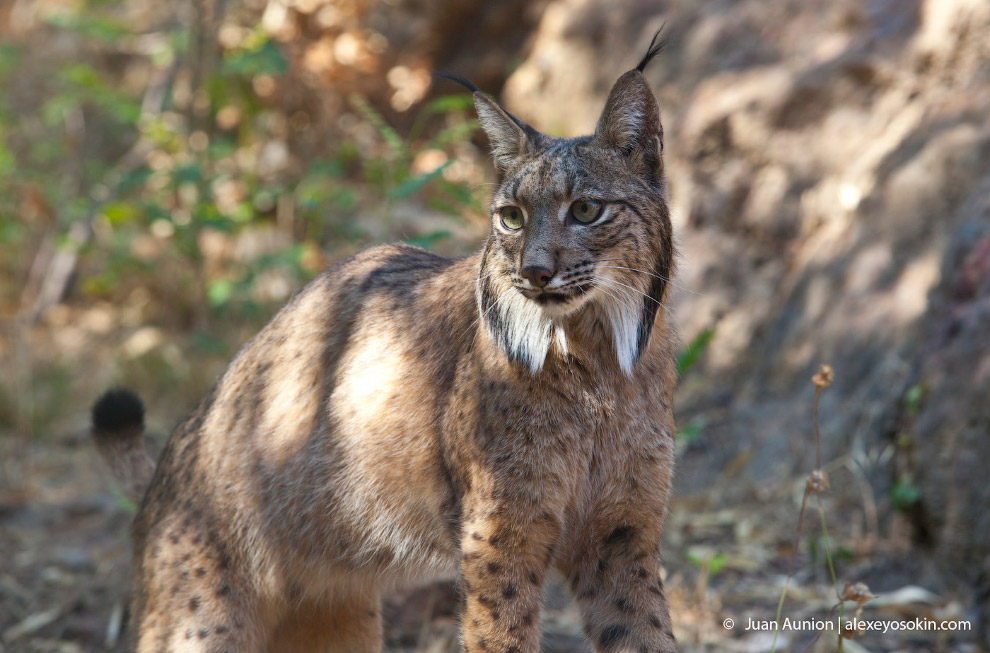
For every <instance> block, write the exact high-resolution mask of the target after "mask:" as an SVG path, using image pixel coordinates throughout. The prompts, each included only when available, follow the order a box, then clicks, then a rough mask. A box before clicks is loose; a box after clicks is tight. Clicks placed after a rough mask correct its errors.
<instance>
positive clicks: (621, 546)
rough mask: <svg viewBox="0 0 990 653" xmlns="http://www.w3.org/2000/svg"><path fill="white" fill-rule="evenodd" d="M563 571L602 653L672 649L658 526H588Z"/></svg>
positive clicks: (650, 652)
mask: <svg viewBox="0 0 990 653" xmlns="http://www.w3.org/2000/svg"><path fill="white" fill-rule="evenodd" d="M583 549H584V551H583V554H582V555H581V556H580V557H579V558H578V559H577V560H575V561H574V562H573V563H572V564H571V565H570V567H569V568H568V569H565V570H564V571H565V573H566V575H567V578H568V580H569V582H570V585H571V588H572V590H573V591H574V594H575V596H576V597H577V601H578V604H579V606H580V608H581V613H582V615H583V618H584V628H585V632H586V633H587V634H588V637H589V638H590V639H591V642H592V645H593V646H594V648H595V651H598V652H601V653H676V651H677V644H676V643H675V641H674V633H673V630H672V628H671V621H670V610H669V608H668V607H667V600H666V598H665V597H664V589H663V582H662V581H661V580H660V559H659V529H657V528H649V527H646V526H639V527H638V526H636V525H632V524H624V525H621V526H615V527H613V528H609V529H591V532H589V533H588V535H587V539H586V541H585V542H584V545H583Z"/></svg>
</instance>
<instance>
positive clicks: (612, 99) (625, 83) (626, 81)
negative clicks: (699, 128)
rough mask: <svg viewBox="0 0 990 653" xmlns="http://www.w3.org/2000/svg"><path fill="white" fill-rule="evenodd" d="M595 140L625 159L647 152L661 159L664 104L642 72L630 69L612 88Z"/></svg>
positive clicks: (596, 130)
mask: <svg viewBox="0 0 990 653" xmlns="http://www.w3.org/2000/svg"><path fill="white" fill-rule="evenodd" d="M595 139H596V140H597V141H599V142H600V143H601V144H602V145H605V146H606V147H610V148H612V149H615V150H618V151H619V152H621V153H622V154H623V155H625V156H631V155H633V154H636V153H643V154H652V155H653V156H652V157H647V158H653V157H656V158H657V159H659V154H660V152H661V151H662V150H663V129H662V128H661V126H660V105H658V104H657V99H656V98H655V97H653V91H651V90H650V87H649V86H647V84H646V80H645V79H643V73H641V72H640V71H639V69H633V70H630V71H629V72H627V73H626V74H625V75H623V76H622V77H620V78H619V81H617V82H616V83H615V86H613V87H612V90H611V91H610V92H609V94H608V100H607V101H606V102H605V110H604V111H602V116H601V118H599V119H598V127H596V128H595ZM656 163H659V160H657V161H656Z"/></svg>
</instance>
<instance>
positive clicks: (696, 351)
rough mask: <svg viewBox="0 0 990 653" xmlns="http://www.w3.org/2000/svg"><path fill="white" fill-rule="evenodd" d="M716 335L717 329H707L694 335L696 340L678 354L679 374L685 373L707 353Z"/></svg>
mask: <svg viewBox="0 0 990 653" xmlns="http://www.w3.org/2000/svg"><path fill="white" fill-rule="evenodd" d="M714 337H715V329H705V330H704V331H702V332H701V333H699V334H698V335H696V336H695V337H694V340H692V341H691V342H690V344H688V346H687V347H686V348H685V349H684V350H683V351H682V352H681V353H680V354H678V355H677V374H678V376H680V375H683V374H685V373H686V372H687V371H688V370H690V369H691V368H692V367H694V365H695V364H696V363H697V362H698V359H699V358H701V355H702V354H703V353H705V349H707V348H708V345H709V343H711V341H712V338H714Z"/></svg>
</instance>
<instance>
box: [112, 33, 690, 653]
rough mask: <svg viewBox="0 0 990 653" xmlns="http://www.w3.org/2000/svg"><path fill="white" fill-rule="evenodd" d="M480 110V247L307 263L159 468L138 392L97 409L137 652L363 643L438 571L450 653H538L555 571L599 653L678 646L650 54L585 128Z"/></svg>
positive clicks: (175, 437)
mask: <svg viewBox="0 0 990 653" xmlns="http://www.w3.org/2000/svg"><path fill="white" fill-rule="evenodd" d="M651 51H652V48H651ZM650 56H652V55H650ZM648 58H649V57H648ZM642 65H644V66H645V63H644V64H642ZM475 102H476V106H477V108H478V114H479V117H480V119H481V124H482V126H483V127H484V129H485V131H486V133H487V134H488V135H489V138H490V140H491V141H492V149H493V152H494V153H495V157H496V158H495V163H496V169H497V175H498V180H499V183H498V187H497V188H496V190H495V193H494V196H493V199H492V205H491V206H492V231H491V235H490V236H489V238H488V241H487V243H486V245H485V247H484V249H483V251H482V252H480V253H479V254H476V255H474V256H471V257H468V258H465V259H460V260H450V259H445V258H441V257H439V256H436V255H434V254H431V253H429V252H426V251H423V250H420V249H416V248H412V247H407V246H401V245H389V246H383V247H377V248H374V249H370V250H367V251H365V252H363V253H361V254H358V255H357V256H355V257H353V258H351V259H349V260H347V261H344V262H342V263H340V264H338V265H337V266H335V267H333V268H331V269H330V270H327V271H326V272H324V273H323V274H321V275H320V276H319V277H318V278H317V279H315V280H314V281H313V282H311V283H310V284H308V285H307V286H306V287H305V288H303V289H302V290H301V291H300V292H299V293H298V294H297V295H296V296H295V297H294V298H293V299H292V300H291V301H290V302H289V303H288V305H286V306H285V307H284V308H283V309H282V310H281V311H279V313H278V314H277V315H276V316H275V317H274V318H273V319H272V320H271V322H270V323H269V324H268V325H267V326H266V327H265V328H264V329H262V331H261V332H260V333H259V334H258V335H257V336H256V337H255V338H253V339H252V340H251V341H250V342H249V343H247V344H246V345H245V346H244V347H243V349H242V350H241V351H240V352H239V353H238V354H237V356H236V357H235V358H234V360H233V361H232V363H231V364H230V367H229V368H228V369H227V371H226V372H225V373H224V375H223V376H222V378H221V379H220V380H219V382H218V383H217V385H216V387H215V388H214V390H213V391H212V392H211V393H210V394H209V395H208V396H207V397H206V398H205V399H204V400H203V401H202V402H201V404H200V405H199V406H198V407H197V408H196V410H195V411H193V413H192V415H191V416H189V418H188V419H186V420H185V422H183V423H182V424H181V425H180V426H179V427H178V428H177V429H176V430H175V432H174V433H173V434H172V436H171V438H170V440H169V442H168V445H167V446H166V448H165V451H164V453H163V455H162V457H161V460H160V461H159V462H158V465H157V467H156V468H155V469H154V473H153V476H151V465H150V463H149V461H148V459H147V456H146V454H143V447H141V445H140V433H141V428H140V424H141V415H142V413H141V411H140V410H139V408H140V404H136V403H135V402H136V399H135V398H134V397H133V396H132V395H120V394H119V393H118V395H115V398H110V399H107V400H104V401H103V402H101V404H99V405H98V410H97V411H94V418H95V420H94V422H95V423H94V433H95V434H96V435H97V438H98V442H100V443H101V445H100V449H101V451H102V452H103V453H105V454H106V455H107V456H108V457H109V458H110V459H111V460H112V462H113V466H114V469H116V470H118V471H119V470H120V466H121V465H130V466H131V467H133V470H132V471H131V473H129V474H124V476H125V478H127V479H129V481H128V483H129V485H128V487H129V488H130V490H131V491H132V493H133V495H134V496H135V497H138V498H141V497H142V495H143V500H142V501H141V508H140V511H139V513H138V515H137V518H136V520H135V523H134V527H133V539H134V550H135V557H134V560H135V591H134V597H133V605H132V624H133V628H132V630H133V636H132V649H133V650H135V651H139V652H141V653H149V652H152V651H169V652H173V651H202V652H207V651H208V652H215V653H220V652H221V651H230V652H234V651H236V652H262V651H273V652H274V651H279V652H286V651H288V652H290V653H291V652H292V651H347V652H348V653H354V652H357V653H361V652H371V651H377V650H379V649H380V648H381V641H382V635H381V616H380V609H379V601H380V597H381V596H382V594H383V593H386V592H389V591H391V590H392V588H394V587H396V586H398V585H400V584H403V583H409V582H414V581H420V580H423V579H427V578H431V577H443V576H446V577H456V578H459V579H460V584H461V588H462V590H463V596H464V601H463V610H462V615H461V616H462V620H461V629H462V638H463V647H464V650H465V651H471V652H477V651H486V652H495V653H535V652H536V651H537V650H538V648H539V617H540V607H541V604H542V598H543V588H544V585H545V582H546V579H547V575H548V574H549V573H551V572H552V571H558V572H560V573H561V574H562V575H563V576H564V577H565V578H566V579H567V581H568V583H569V584H570V587H571V588H572V589H573V591H574V594H575V596H576V598H577V601H578V603H579V605H580V607H581V610H582V613H583V615H584V625H585V629H586V631H587V634H588V637H589V640H590V641H591V643H592V646H593V647H594V648H595V650H596V651H602V652H604V651H608V652H618V651H623V652H636V653H643V652H649V653H657V652H661V651H663V652H669V651H674V650H676V645H675V643H674V638H673V634H672V630H671V621H670V615H669V612H668V608H667V603H666V601H665V599H664V594H663V585H662V582H661V580H660V562H659V546H660V535H661V527H662V523H663V517H664V512H665V510H666V505H667V497H668V494H669V491H670V482H671V474H672V468H673V460H674V441H673V434H674V419H673V410H672V405H671V398H672V390H673V386H674V344H673V343H674V334H673V331H672V328H671V326H670V324H669V323H668V321H667V319H666V315H665V313H664V311H662V310H660V309H661V308H662V307H663V305H664V304H665V302H666V298H667V294H668V286H667V279H669V277H670V275H671V274H672V268H673V246H672V239H671V225H670V220H669V217H668V210H667V201H666V196H665V193H666V191H665V182H664V177H663V165H662V161H661V158H660V151H661V136H660V134H661V132H660V114H659V108H658V107H657V103H656V100H655V99H654V97H653V94H652V93H651V92H650V90H649V88H648V87H647V85H646V82H645V81H644V79H643V76H642V73H641V68H638V69H635V70H633V71H630V72H629V73H626V74H625V75H623V76H622V77H621V78H620V79H619V80H618V82H616V84H615V87H614V88H613V89H612V92H611V94H610V96H609V99H608V101H607V103H606V106H605V109H604V111H603V113H602V118H601V120H600V121H599V123H598V126H597V128H596V131H595V134H594V135H592V136H587V137H583V138H577V139H557V138H550V137H548V136H544V135H541V134H539V133H538V132H536V131H535V130H534V129H532V128H531V127H529V126H527V125H525V124H524V123H522V121H520V120H519V119H518V118H515V117H513V116H510V115H509V114H508V113H506V112H505V110H504V109H502V108H501V107H500V106H498V104H496V103H495V102H494V101H493V100H491V99H490V98H488V97H487V96H485V95H484V94H482V93H480V92H477V93H475ZM579 200H581V201H591V202H599V203H601V204H602V205H603V208H602V211H601V213H600V214H595V215H598V218H597V220H595V221H594V222H590V223H589V224H587V225H586V224H579V223H576V222H575V221H574V214H573V209H572V208H571V207H572V204H573V203H574V202H575V201H579ZM507 205H511V206H515V207H517V208H518V209H519V210H520V211H521V213H520V214H519V215H522V216H524V223H523V224H521V226H520V227H519V228H518V229H515V230H512V229H508V228H506V227H505V226H504V225H503V224H502V222H501V218H500V215H501V213H500V211H501V208H502V207H504V206H507ZM595 206H597V204H596V205H595ZM592 214H593V212H591V211H590V209H589V212H588V213H587V215H592ZM513 215H516V214H513ZM541 270H543V271H545V272H546V273H547V274H543V273H541V272H540V271H541ZM550 273H552V274H550ZM540 284H542V285H540ZM115 407H116V408H115ZM118 409H119V411H120V412H121V413H122V415H120V416H119V417H120V418H119V419H117V417H115V415H114V411H115V410H118ZM135 452H139V453H140V454H142V455H143V456H144V458H140V456H137V454H136V453H135ZM128 461H130V462H128ZM142 465H143V467H142Z"/></svg>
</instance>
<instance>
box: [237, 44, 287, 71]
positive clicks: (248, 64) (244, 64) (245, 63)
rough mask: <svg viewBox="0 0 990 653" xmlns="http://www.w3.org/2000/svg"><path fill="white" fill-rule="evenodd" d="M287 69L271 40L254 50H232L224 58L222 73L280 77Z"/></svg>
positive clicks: (283, 59) (283, 58) (282, 56)
mask: <svg viewBox="0 0 990 653" xmlns="http://www.w3.org/2000/svg"><path fill="white" fill-rule="evenodd" d="M288 69H289V62H288V61H286V59H285V56H284V55H283V54H282V51H281V50H279V49H278V46H277V45H275V43H274V42H272V41H271V40H265V41H263V42H262V43H261V44H260V45H259V46H258V47H257V48H256V49H251V50H233V51H231V52H229V53H227V55H226V56H225V57H224V62H223V71H224V72H225V73H228V74H232V75H242V76H245V77H253V76H255V75H281V74H283V73H285V72H286V71H287V70H288Z"/></svg>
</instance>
